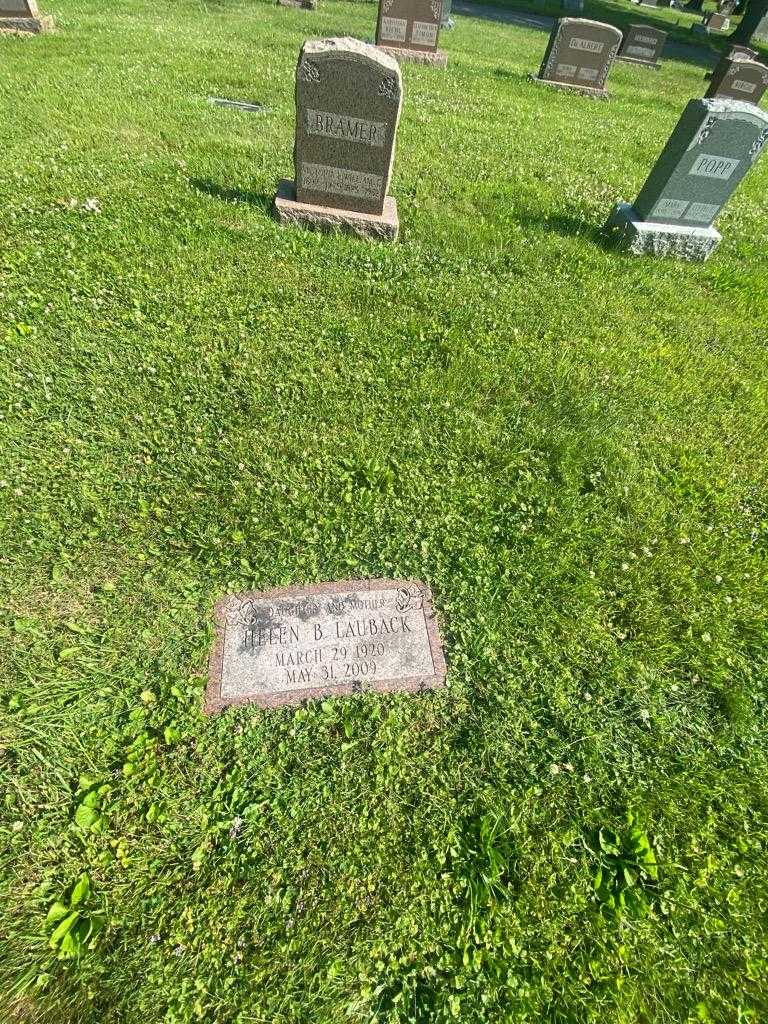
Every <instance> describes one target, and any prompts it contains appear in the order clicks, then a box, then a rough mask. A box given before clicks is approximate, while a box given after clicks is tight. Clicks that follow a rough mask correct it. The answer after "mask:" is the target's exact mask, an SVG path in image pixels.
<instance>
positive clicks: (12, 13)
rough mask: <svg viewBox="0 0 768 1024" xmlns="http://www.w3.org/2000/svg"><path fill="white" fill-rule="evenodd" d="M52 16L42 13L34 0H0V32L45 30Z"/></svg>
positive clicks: (51, 26) (50, 23)
mask: <svg viewBox="0 0 768 1024" xmlns="http://www.w3.org/2000/svg"><path fill="white" fill-rule="evenodd" d="M52 28H53V18H52V17H50V16H46V15H42V14H40V12H39V11H38V9H37V3H36V2H35V0H0V32H46V31H48V30H50V29H52Z"/></svg>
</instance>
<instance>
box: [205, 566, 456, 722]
mask: <svg viewBox="0 0 768 1024" xmlns="http://www.w3.org/2000/svg"><path fill="white" fill-rule="evenodd" d="M215 617H216V632H217V638H216V644H215V648H214V651H213V653H212V655H211V660H210V666H209V682H208V689H207V693H206V711H208V712H209V713H212V712H216V711H220V710H222V709H223V708H225V707H228V706H229V705H232V704H247V703H255V704H257V705H259V706H260V707H278V706H280V705H284V704H299V703H301V702H302V701H304V700H307V699H310V698H316V697H323V696H334V695H336V696H342V695H345V694H350V693H355V692H360V691H363V690H375V691H379V692H384V691H390V690H405V691H411V692H413V691H417V690H424V689H431V688H434V687H437V686H441V685H442V684H443V682H444V680H445V659H444V657H443V652H442V647H441V644H440V638H439V634H438V630H437V623H436V620H435V616H434V612H433V609H432V600H431V593H430V591H429V588H428V587H427V586H425V585H424V584H423V583H420V582H417V581H413V580H349V581H346V582H341V583H321V584H317V585H314V586H309V587H289V588H282V589H279V590H273V591H265V592H262V593H249V594H237V595H230V596H228V597H225V598H223V599H222V600H221V601H219V603H218V604H217V605H216V610H215Z"/></svg>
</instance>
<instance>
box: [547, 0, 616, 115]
mask: <svg viewBox="0 0 768 1024" xmlns="http://www.w3.org/2000/svg"><path fill="white" fill-rule="evenodd" d="M620 44H621V32H620V31H619V30H618V29H617V28H614V26H613V25H606V24H604V23H603V22H601V21H590V20H589V19H588V18H559V19H558V20H557V21H556V22H555V24H554V27H553V28H552V33H551V35H550V37H549V43H548V44H547V49H546V52H545V54H544V60H543V61H542V63H541V68H540V69H539V73H538V75H532V76H531V80H532V81H534V82H536V83H537V84H540V85H551V86H554V87H555V88H558V89H566V90H574V91H576V92H580V93H583V94H584V95H587V96H597V97H600V98H601V99H606V98H607V97H608V93H607V91H606V88H605V82H606V79H607V78H608V72H609V71H610V69H611V66H612V64H613V61H614V58H615V56H616V54H617V53H618V50H619V45H620Z"/></svg>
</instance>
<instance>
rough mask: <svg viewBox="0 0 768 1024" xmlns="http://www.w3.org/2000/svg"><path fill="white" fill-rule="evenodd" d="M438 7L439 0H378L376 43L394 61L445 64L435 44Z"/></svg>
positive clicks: (437, 31) (446, 57)
mask: <svg viewBox="0 0 768 1024" xmlns="http://www.w3.org/2000/svg"><path fill="white" fill-rule="evenodd" d="M442 7H443V5H442V2H441V0H379V16H378V20H377V22H376V45H377V46H378V47H380V48H381V49H382V50H384V51H385V52H386V53H388V54H389V55H390V56H391V57H394V58H395V59H396V60H398V61H411V62H414V63H417V64H434V65H435V66H436V67H441V68H444V67H446V66H447V64H448V56H447V54H446V53H445V51H443V50H438V48H437V39H438V35H439V32H440V22H441V21H442Z"/></svg>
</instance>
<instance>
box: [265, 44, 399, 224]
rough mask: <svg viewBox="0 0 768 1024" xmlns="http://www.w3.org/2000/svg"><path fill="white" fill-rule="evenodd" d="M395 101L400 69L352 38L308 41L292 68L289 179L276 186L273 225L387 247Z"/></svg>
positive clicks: (392, 206) (394, 220)
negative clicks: (291, 163)
mask: <svg viewBox="0 0 768 1024" xmlns="http://www.w3.org/2000/svg"><path fill="white" fill-rule="evenodd" d="M402 99H403V86H402V76H401V73H400V67H399V66H398V63H397V61H396V60H394V58H392V57H390V56H389V55H388V54H386V53H383V52H382V51H381V50H380V49H379V48H378V47H375V46H370V45H368V44H367V43H362V42H360V41H359V40H358V39H349V38H338V39H309V40H307V42H305V43H304V45H303V46H302V48H301V52H300V54H299V61H298V64H297V67H296V143H295V146H294V165H295V177H294V180H293V181H288V180H283V181H281V182H280V185H279V186H278V190H277V195H276V196H275V203H274V207H273V209H274V213H275V216H276V217H277V219H278V220H279V221H280V223H281V224H297V225H304V226H306V227H315V228H319V229H321V230H331V229H334V228H337V229H339V230H342V231H347V232H351V233H353V234H357V235H360V236H362V237H367V238H375V239H380V240H384V241H394V240H395V239H396V238H397V233H398V226H399V221H398V216H397V204H396V203H395V200H394V199H393V197H392V196H388V195H387V189H388V187H389V182H390V179H391V176H392V163H393V160H394V153H395V139H396V136H397V125H398V122H399V120H400V109H401V106H402Z"/></svg>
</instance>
